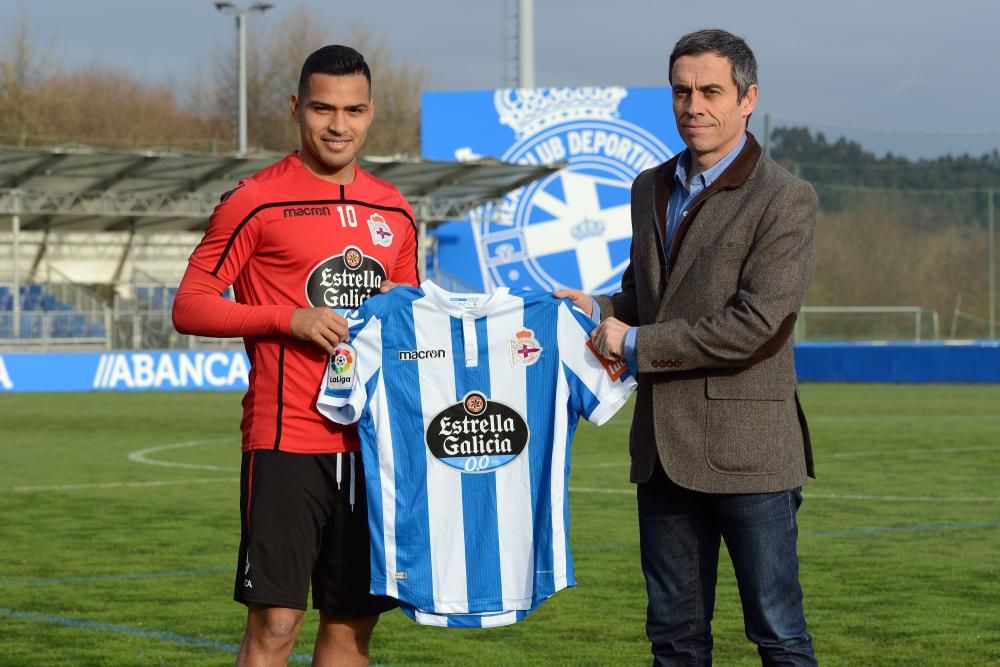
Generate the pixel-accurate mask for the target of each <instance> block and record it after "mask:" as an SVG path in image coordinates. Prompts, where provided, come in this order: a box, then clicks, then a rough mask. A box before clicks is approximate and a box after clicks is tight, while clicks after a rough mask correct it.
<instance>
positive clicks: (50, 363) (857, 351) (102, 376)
mask: <svg viewBox="0 0 1000 667" xmlns="http://www.w3.org/2000/svg"><path fill="white" fill-rule="evenodd" d="M795 365H796V368H797V370H798V373H799V379H800V380H801V381H802V382H914V383H917V382H945V383H947V382H954V383H1000V341H982V342H975V343H964V344H946V343H886V344H876V343H803V344H801V345H798V346H796V348H795ZM249 368H250V365H249V363H248V361H247V357H246V355H245V354H244V353H243V352H107V353H94V352H71V353H52V354H26V353H3V354H0V393H4V392H31V391H165V390H166V391H169V390H182V389H185V390H186V389H206V390H223V389H230V390H237V391H244V390H245V389H246V388H247V373H248V371H249ZM317 390H318V388H317Z"/></svg>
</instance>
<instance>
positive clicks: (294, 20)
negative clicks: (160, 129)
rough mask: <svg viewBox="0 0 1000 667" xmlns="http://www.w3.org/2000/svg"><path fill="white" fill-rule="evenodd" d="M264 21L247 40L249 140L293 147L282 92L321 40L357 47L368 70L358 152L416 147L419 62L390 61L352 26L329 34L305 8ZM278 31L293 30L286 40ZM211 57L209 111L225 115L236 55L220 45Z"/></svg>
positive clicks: (380, 45)
mask: <svg viewBox="0 0 1000 667" xmlns="http://www.w3.org/2000/svg"><path fill="white" fill-rule="evenodd" d="M267 28H268V26H267V25H266V24H265V23H264V21H261V20H258V21H255V22H254V26H253V34H252V37H251V39H250V40H248V41H249V43H250V45H251V48H249V49H248V53H247V107H248V116H249V117H248V119H247V130H248V134H249V139H250V144H251V145H252V146H256V147H258V148H262V149H268V150H277V151H290V150H293V149H294V148H295V147H297V146H298V144H299V137H298V127H297V126H296V125H295V124H294V122H293V121H292V119H291V116H290V114H289V111H288V98H289V96H290V95H292V94H294V93H295V92H296V88H297V87H298V81H299V70H300V69H301V67H302V62H303V61H304V60H305V59H306V57H307V56H308V55H309V54H310V53H312V52H313V51H315V50H316V49H318V48H320V47H321V46H324V45H326V44H331V43H336V42H340V43H343V44H348V45H350V46H352V47H354V48H356V49H357V50H358V51H360V52H361V53H362V54H364V56H365V59H366V60H367V61H368V64H369V66H370V67H371V69H372V76H373V79H374V80H373V82H372V94H373V96H374V98H375V101H376V104H375V121H374V123H373V127H372V131H371V133H370V134H369V136H368V143H367V145H366V147H365V152H366V153H367V154H370V155H396V154H418V153H419V152H420V93H421V91H422V90H423V89H424V87H425V86H426V84H427V80H428V75H427V72H426V70H425V69H424V68H423V67H420V66H416V65H412V64H410V63H405V62H399V61H397V60H396V58H395V57H394V55H393V54H392V51H391V49H390V48H389V47H388V45H387V43H386V41H385V40H384V39H377V38H376V37H375V36H374V35H373V34H372V33H370V32H367V31H366V30H364V29H362V28H360V27H357V26H354V27H351V28H350V29H349V30H348V31H347V33H348V34H347V35H346V36H343V37H342V38H335V37H334V36H333V34H334V31H333V30H330V29H329V28H327V27H326V23H325V22H324V20H323V19H321V18H319V17H317V16H316V14H315V13H313V12H312V11H310V10H308V9H305V8H300V9H297V10H296V11H294V12H292V13H291V14H289V15H288V16H286V17H285V18H284V19H283V20H282V21H281V23H280V24H279V25H278V26H276V27H274V28H272V29H267ZM286 35H295V36H296V37H295V39H293V40H289V39H287V38H286ZM217 62H218V66H217V68H216V83H217V86H216V96H215V99H216V109H215V115H216V116H218V117H229V118H232V117H233V114H234V112H235V109H236V104H237V99H236V95H237V90H236V66H237V63H236V58H235V56H234V55H233V53H232V51H231V50H230V49H226V50H225V51H224V52H223V53H221V54H220V57H219V58H218V59H217Z"/></svg>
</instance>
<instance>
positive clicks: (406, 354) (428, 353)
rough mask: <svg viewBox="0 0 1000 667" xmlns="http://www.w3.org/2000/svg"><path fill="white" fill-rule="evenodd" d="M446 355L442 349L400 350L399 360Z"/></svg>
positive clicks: (417, 359) (415, 359) (439, 357)
mask: <svg viewBox="0 0 1000 667" xmlns="http://www.w3.org/2000/svg"><path fill="white" fill-rule="evenodd" d="M446 356H448V355H447V354H446V353H445V351H444V350H440V349H438V350H400V351H399V360H400V361H420V360H421V359H444V358H445V357H446Z"/></svg>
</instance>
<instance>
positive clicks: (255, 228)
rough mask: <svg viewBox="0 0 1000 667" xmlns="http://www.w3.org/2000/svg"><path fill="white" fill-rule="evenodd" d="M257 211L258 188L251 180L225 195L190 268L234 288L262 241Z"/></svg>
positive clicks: (193, 254) (209, 223) (214, 213)
mask: <svg viewBox="0 0 1000 667" xmlns="http://www.w3.org/2000/svg"><path fill="white" fill-rule="evenodd" d="M257 207H258V197H257V186H256V184H255V183H254V182H253V181H251V180H244V181H240V184H239V185H237V186H236V187H235V188H234V189H232V190H230V191H229V192H227V193H226V194H224V195H222V200H221V201H220V202H219V203H218V204H217V205H216V207H215V210H214V211H213V212H212V217H211V218H210V219H209V222H208V227H207V228H206V230H205V236H203V237H202V239H201V242H199V243H198V247H197V248H195V250H194V252H193V253H192V254H191V258H190V260H189V263H190V264H191V266H194V267H197V268H199V269H201V270H202V271H207V272H208V273H210V274H212V275H213V276H215V277H217V278H220V279H222V280H224V281H225V283H226V284H227V285H232V284H233V282H234V281H235V280H236V277H237V276H238V275H239V274H240V271H242V270H243V266H244V265H245V264H246V263H247V261H249V259H250V257H251V256H252V255H253V252H254V249H255V248H256V247H257V243H258V241H259V240H260V232H261V229H260V225H259V222H258V221H257V220H256V219H255V215H256V213H257Z"/></svg>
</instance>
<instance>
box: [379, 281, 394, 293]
mask: <svg viewBox="0 0 1000 667" xmlns="http://www.w3.org/2000/svg"><path fill="white" fill-rule="evenodd" d="M397 285H398V283H394V282H392V281H391V280H383V281H382V284H381V285H379V287H378V291H379V292H380V293H382V294H385V293H386V292H388V291H389V290H391V289H392V288H393V287H396V286H397Z"/></svg>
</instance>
